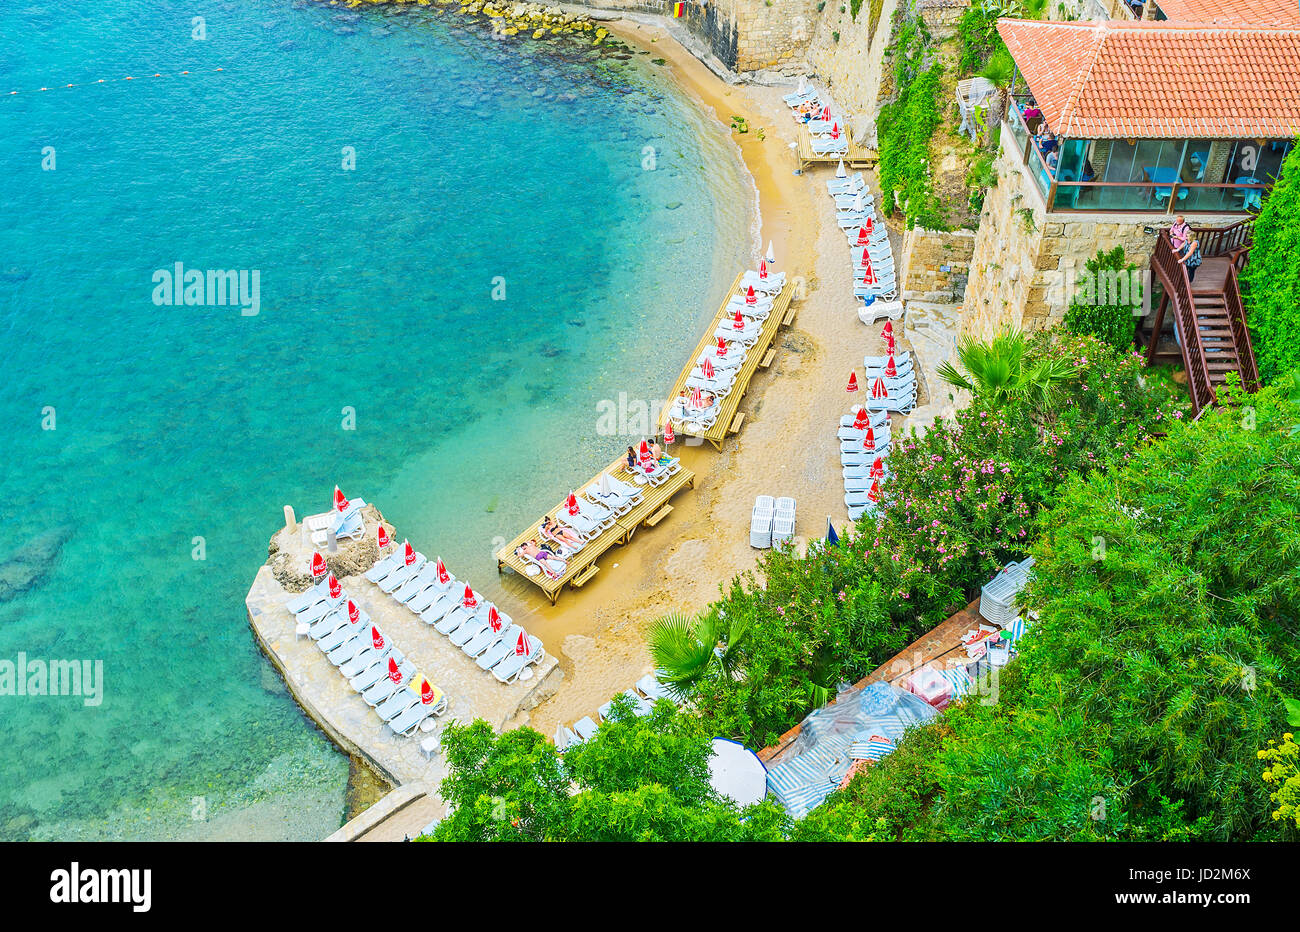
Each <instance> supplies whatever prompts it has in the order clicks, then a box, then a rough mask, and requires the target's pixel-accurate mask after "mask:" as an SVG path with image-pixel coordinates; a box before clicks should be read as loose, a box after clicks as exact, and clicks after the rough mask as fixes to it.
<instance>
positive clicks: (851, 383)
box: [844, 369, 858, 392]
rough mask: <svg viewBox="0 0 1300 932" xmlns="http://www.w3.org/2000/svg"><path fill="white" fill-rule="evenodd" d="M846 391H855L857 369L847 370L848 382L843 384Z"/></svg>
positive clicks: (856, 387) (856, 388)
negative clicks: (845, 384)
mask: <svg viewBox="0 0 1300 932" xmlns="http://www.w3.org/2000/svg"><path fill="white" fill-rule="evenodd" d="M844 390H845V391H846V392H856V391H857V390H858V370H856V369H850V370H849V384H848V385H847V386H845V388H844Z"/></svg>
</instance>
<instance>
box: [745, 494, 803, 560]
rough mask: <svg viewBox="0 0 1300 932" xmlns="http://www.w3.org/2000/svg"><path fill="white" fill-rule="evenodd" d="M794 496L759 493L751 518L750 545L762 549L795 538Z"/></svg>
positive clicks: (776, 545) (777, 545)
mask: <svg viewBox="0 0 1300 932" xmlns="http://www.w3.org/2000/svg"><path fill="white" fill-rule="evenodd" d="M794 512H795V501H794V499H793V498H789V497H782V498H773V497H772V496H770V495H759V496H758V497H756V498H755V499H754V510H753V512H752V513H751V515H750V519H749V545H750V546H751V547H756V548H758V549H760V550H762V549H765V548H767V547H779V546H780V545H781V544H783V543H784V542H786V541H788V540H792V539H793V538H794Z"/></svg>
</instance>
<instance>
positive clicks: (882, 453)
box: [840, 445, 890, 469]
mask: <svg viewBox="0 0 1300 932" xmlns="http://www.w3.org/2000/svg"><path fill="white" fill-rule="evenodd" d="M889 452H890V447H889V446H888V445H886V446H884V447H877V448H876V449H874V450H870V451H867V450H862V451H860V452H858V453H841V454H840V468H841V469H846V468H849V467H853V466H862V467H865V468H867V469H870V468H871V464H872V463H874V462H875V461H876V458H877V457H880V458H882V459H888V458H889Z"/></svg>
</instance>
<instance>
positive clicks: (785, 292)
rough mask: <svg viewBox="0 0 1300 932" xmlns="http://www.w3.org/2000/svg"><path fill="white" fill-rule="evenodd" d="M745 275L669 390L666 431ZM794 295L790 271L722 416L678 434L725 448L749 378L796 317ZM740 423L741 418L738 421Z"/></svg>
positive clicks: (721, 410)
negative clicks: (703, 426)
mask: <svg viewBox="0 0 1300 932" xmlns="http://www.w3.org/2000/svg"><path fill="white" fill-rule="evenodd" d="M743 277H744V273H743V272H742V273H741V274H740V275H737V276H736V280H735V281H734V282H732V284H731V288H730V289H728V291H727V294H726V297H724V298H723V300H722V304H721V305H720V306H719V308H718V313H717V314H715V315H714V316H713V319H712V321H711V322H710V323H709V324H708V326H707V327H706V328H705V331H704V336H703V337H702V338H701V339H700V342H699V344H698V345H697V346H696V347H695V350H694V351H693V352H692V354H691V357H690V359H688V360H687V361H686V365H685V366H684V367H683V368H682V371H681V374H680V375H679V376H678V377H677V381H676V382H674V383H673V387H672V390H671V391H670V392H669V393H668V401H667V402H666V403H665V404H664V407H663V411H662V412H661V413H660V415H659V431H660V432H661V433H662V432H663V427H664V424H666V423H667V422H668V412H669V410H670V409H671V408H672V404H673V400H674V399H675V398H676V397H677V396H678V395H679V394H680V393H681V391H682V390H683V389H684V388H685V387H686V380H687V379H688V378H689V377H690V374H691V371H692V370H693V369H694V368H695V362H696V360H697V359H699V358H700V354H701V353H703V352H704V350H705V349H706V348H707V347H709V346H711V345H713V344H714V343H716V342H717V341H716V340H715V338H714V336H713V332H714V331H715V330H717V329H718V325H719V323H720V322H721V321H722V319H723V318H724V317H728V316H729V315H727V313H726V308H727V302H728V301H730V300H731V296H732V295H733V294H738V293H739V290H740V280H741V278H743ZM793 298H794V284H793V281H792V276H791V275H789V274H788V273H787V275H786V286H785V288H783V289H782V290H781V293H780V294H779V295H777V296H776V298H775V299H774V300H773V302H772V312H771V313H770V314H768V315H767V320H765V321H763V328H762V330H760V331H759V335H758V340H757V342H755V343H754V345H753V346H751V347H749V348H748V349H746V350H745V362H744V364H743V365H741V367H740V371H739V372H737V373H736V380H735V382H733V383H732V386H731V392H730V393H729V394H728V395H727V397H726V398H724V399H722V405H721V406H720V408H719V410H718V416H717V418H715V419H714V421H713V424H712V425H711V426H710V427H709V429H708V430H704V431H695V430H693V429H691V428H689V427H686V426H684V425H682V426H680V427H679V426H677V425H674V430H675V431H676V433H677V435H678V436H685V437H698V438H700V439H701V440H707V441H708V442H709V443H711V444H713V446H714V447H715V448H716V449H718V450H719V451H721V450H722V441H723V440H724V439H725V438H726V437H727V436H728V435H729V434H731V433H734V431H732V430H731V429H730V428H731V425H732V423H733V421H734V419H735V417H736V410H737V408H739V407H740V402H741V399H742V398H744V397H745V393H746V392H747V391H748V390H749V382H750V380H751V379H752V378H753V377H754V373H755V372H757V371H758V370H759V369H760V368H761V367H762V361H763V357H764V354H766V353H767V351H768V349H769V347H770V346H771V345H772V341H773V340H774V339H775V338H776V334H777V331H779V330H780V329H781V328H782V327H785V326H788V324H789V323H790V322H791V321H793V320H794V315H795V310H794V308H793V307H792V306H791V303H790V302H791V301H792V300H793ZM736 423H737V425H738V424H739V422H736Z"/></svg>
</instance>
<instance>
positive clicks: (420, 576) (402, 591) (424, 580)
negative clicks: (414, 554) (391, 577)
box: [389, 563, 438, 603]
mask: <svg viewBox="0 0 1300 932" xmlns="http://www.w3.org/2000/svg"><path fill="white" fill-rule="evenodd" d="M437 581H438V565H437V564H436V563H425V564H424V566H422V567H420V571H419V572H418V573H416V574H414V575H413V576H411V577H410V578H409V579H408V580H407V581H406V582H404V583H402V584H401V585H400V586H398V587H397V588H396V589H394V590H393V591H392V592H391V593H389V594H390V595H392V597H393V598H394V599H396V600H397V601H398V602H403V603H405V602H409V601H411V599H413V598H415V597H416V596H417V595H419V594H420V593H421V592H423V591H424V590H425V589H428V588H429V587H430V586H432V585H433V584H434V583H436V582H437Z"/></svg>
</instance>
